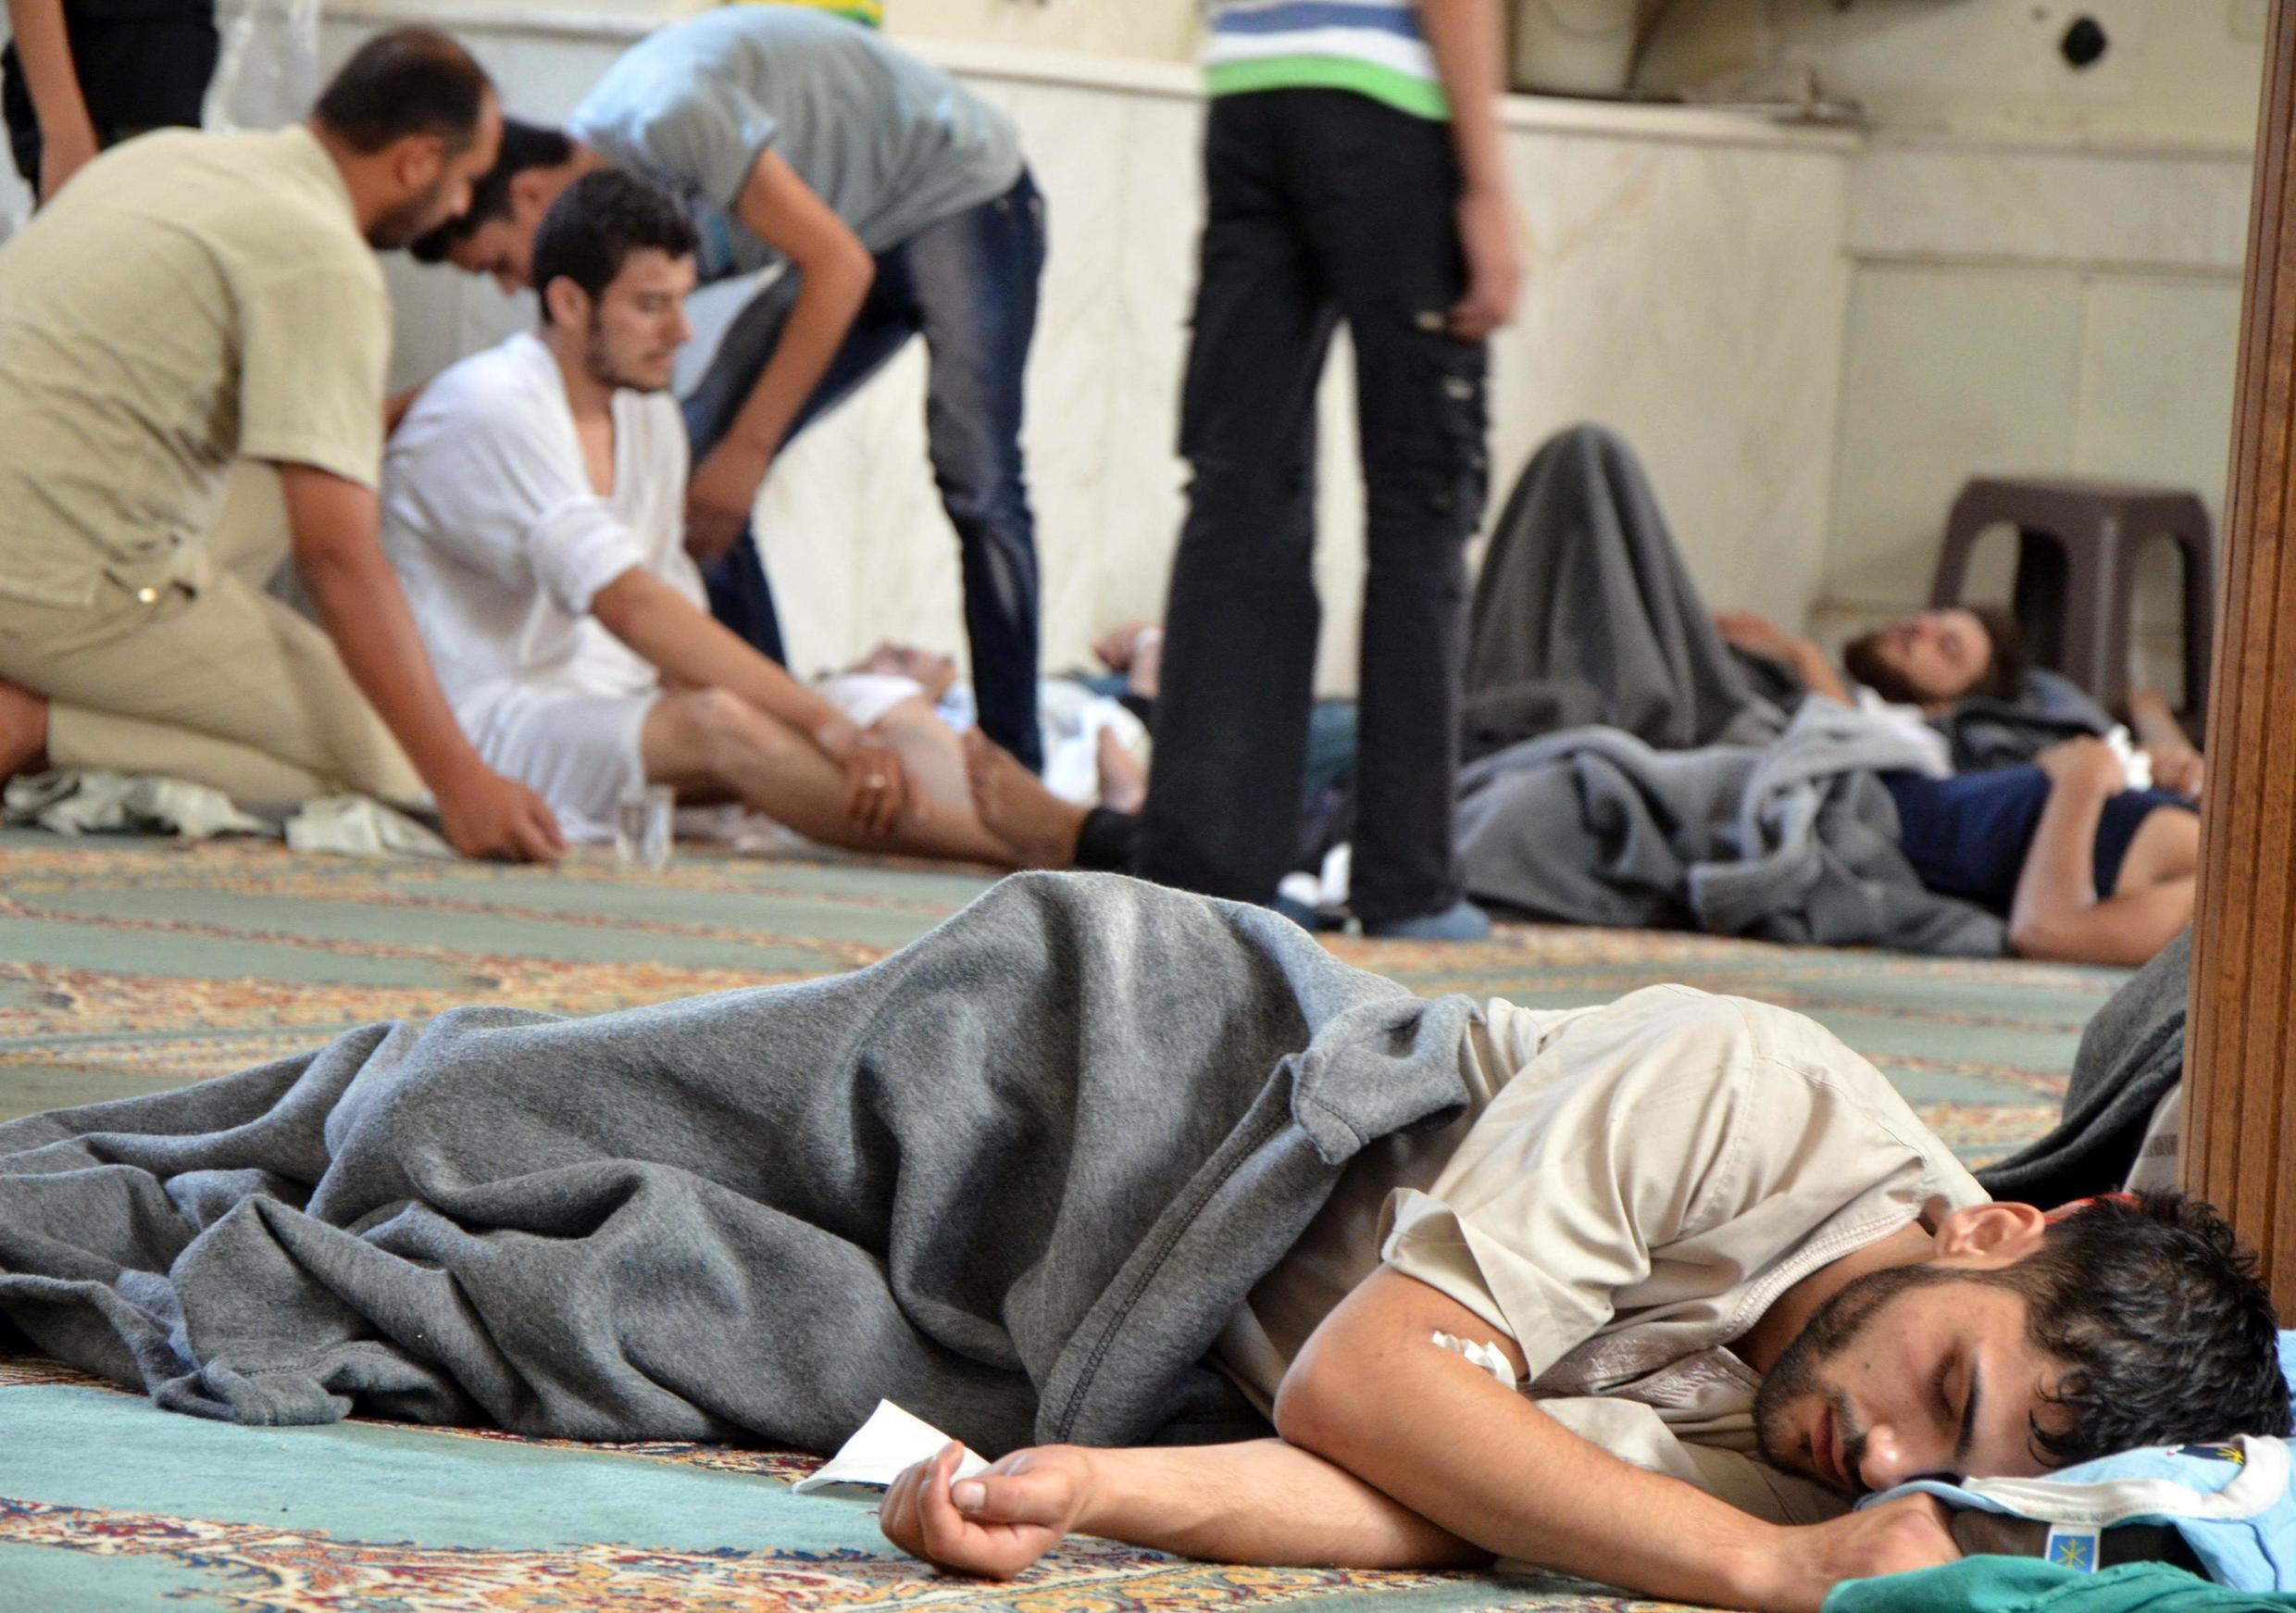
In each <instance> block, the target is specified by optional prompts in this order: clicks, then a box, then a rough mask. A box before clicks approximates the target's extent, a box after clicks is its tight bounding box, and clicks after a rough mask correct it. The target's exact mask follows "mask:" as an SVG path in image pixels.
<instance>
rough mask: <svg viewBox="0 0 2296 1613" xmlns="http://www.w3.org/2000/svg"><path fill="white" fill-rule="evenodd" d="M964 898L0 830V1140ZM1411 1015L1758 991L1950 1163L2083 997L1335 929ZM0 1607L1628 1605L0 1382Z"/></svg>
mask: <svg viewBox="0 0 2296 1613" xmlns="http://www.w3.org/2000/svg"><path fill="white" fill-rule="evenodd" d="M983 884H984V882H983V881H982V880H980V879H979V878H975V877H971V876H968V875H966V874H963V873H956V872H950V871H947V870H944V869H934V868H930V867H924V866H899V865H892V864H884V863H873V864H865V863H862V862H859V861H840V862H833V863H823V862H801V861H792V860H765V859H740V860H736V859H728V858H713V859H694V858H689V859H681V860H680V861H679V862H678V863H676V864H674V865H673V866H672V867H671V868H670V869H668V870H666V871H663V872H660V873H644V872H637V871H630V870H624V869H620V868H618V867H617V866H616V865H615V864H614V863H612V862H611V861H610V860H606V859H604V858H601V857H578V858H576V859H574V860H573V861H571V862H569V863H568V865H567V866H565V867H563V868H561V869H556V870H553V871H550V872H537V871H530V870H522V869H488V868H477V867H471V866H468V865H441V864H428V863H375V862H359V861H350V860H342V859H333V858H304V857H292V856H289V855H288V854H286V853H284V852H282V851H281V850H279V849H277V848H275V847H270V846H262V845H256V846H249V845H242V844H218V845H208V846H178V845H173V844H161V843H153V842H136V841H122V840H104V841H96V840H88V841H82V842H77V843H75V842H70V841H64V840H58V839H56V838H54V837H52V836H47V835H42V834H36V833H24V832H6V833H0V1117H6V1116H10V1115H18V1114H25V1113H31V1112H34V1111H37V1110H39V1109H43V1108H47V1107H56V1106H59V1105H66V1104H74V1103H85V1102H90V1101H94V1100H96V1099H99V1098H106V1097H113V1096H122V1095H127V1094H133V1093H140V1092H148V1091H156V1090H160V1089H163V1088H166V1087H168V1086H173V1085H178V1084H181V1083H182V1082H188V1081H193V1080H197V1079H200V1078H202V1077H206V1076H209V1075H215V1074H219V1073H222V1072H224V1071H227V1070H231V1069H237V1068H239V1067H241V1066H243V1065H245V1064H249V1063H253V1062H256V1061H257V1060H260V1059H264V1058H268V1057H272V1056H274V1055H276V1054H278V1053H281V1052H285V1051H290V1050H293V1049H296V1048H302V1047H307V1046H309V1045H311V1044H315V1043H317V1042H318V1041H320V1040H323V1039H324V1038H326V1037H327V1036H329V1035H331V1034H332V1033H333V1032H336V1031H338V1030H341V1029H343V1028H344V1027H346V1026H349V1025H354V1024H357V1023H360V1022H362V1021H366V1020H369V1019H381V1018H390V1017H396V1016H410V1015H411V1016H420V1015H427V1014H430V1013H433V1012H436V1011H437V1010H438V1009H440V1008H443V1007H447V1006H449V1005H451V1004H455V1003H462V1002H501V1003H514V1004H518V1005H521V1006H526V1007H544V1008H555V1009H559V1010H563V1011H566V1012H571V1013H592V1012H597V1011H601V1010H605V1009H608V1008H613V1007H623V1006H626V1005H631V1004H637V1003H645V1002H654V1001H658V1000H660V999H663V998H666V997H671V996H677V995H681V994H688V993H693V992H703V991H713V990H718V989H720V988H724V987H728V986H734V985H748V984H756V983H760V982H772V981H781V980H794V979H801V978H804V977H806V976H810V975H816V974H821V973H825V972H831V971H835V970H839V969H850V968H853V967H855V966H856V965H859V964H863V963H867V962H868V961H870V960H871V959H873V958H876V957H880V956H882V955H883V954H885V953H886V952H889V951H891V950H892V949H893V948H895V947H897V946H899V945H901V944H904V943H905V942H906V941H908V940H909V939H911V938H913V937H914V936H916V935H917V934H919V933H921V932H923V931H924V930H926V929H928V928H930V926H931V925H932V924H933V923H934V922H935V921H936V920H938V919H941V918H942V917H944V916H946V915H947V914H949V913H951V912H953V911H955V908H957V907H960V906H962V905H963V904H964V903H965V902H966V901H967V900H968V899H969V898H970V897H971V896H972V895H973V894H976V893H977V892H979V891H980V889H982V888H983ZM1334 950H1335V951H1337V952H1338V953H1340V955H1341V956H1342V957H1346V958H1347V959H1348V960H1349V961H1350V962H1353V963H1356V964H1358V965H1360V966H1362V967H1364V968H1367V969H1377V970H1379V971H1380V972H1382V973H1386V974H1389V975H1391V976H1393V977H1395V978H1397V979H1399V980H1402V981H1404V982H1407V983H1408V984H1410V985H1411V986H1412V987H1413V988H1414V989H1416V990H1418V991H1421V992H1423V993H1427V994H1440V993H1444V992H1453V991H1464V992H1470V993H1474V994H1479V995H1504V996H1506V997H1508V998H1510V999H1512V1000H1514V1001H1516V1002H1519V1003H1523V1004H1526V1005H1529V1006H1536V1007H1560V1006H1566V1005H1570V1004H1574V1003H1583V1002H1592V1001H1599V1000H1602V999H1604V998H1607V997H1610V996H1614V995H1616V994H1618V993H1620V992H1623V991H1626V990H1629V989H1631V988H1633V987H1634V986H1637V985H1641V984H1644V983H1648V982H1653V981H1659V980H1675V981H1683V982H1689V983H1691V984H1693V985H1698V986H1703V987H1705V988H1708V989H1711V990H1716V991H1728V992H1736V993H1741V994H1745V995H1749V996H1758V997H1763V998H1766V999H1767V1000H1770V1001H1773V1002H1778V1003H1783V1004H1786V1005H1788V1006H1790V1007H1795V1008H1798V1009H1800V1010H1802V1011H1803V1012H1805V1013H1808V1014H1810V1015H1812V1016H1813V1017H1815V1018H1816V1019H1819V1020H1821V1021H1822V1022H1824V1023H1825V1024H1826V1025H1828V1027H1829V1028H1831V1029H1832V1030H1833V1031H1834V1032H1836V1033H1837V1034H1839V1035H1841V1037H1842V1038H1843V1039H1844V1040H1845V1041H1846V1042H1848V1043H1849V1044H1851V1045H1852V1046H1853V1047H1856V1048H1857V1049H1859V1050H1860V1051H1861V1052H1863V1053H1865V1054H1866V1056H1868V1057H1871V1058H1873V1059H1874V1061H1875V1062H1876V1063H1877V1064H1878V1065H1879V1066H1880V1068H1881V1069H1883V1071H1884V1072H1885V1073H1886V1074H1888V1075H1889V1077H1890V1080H1891V1081H1892V1082H1895V1083H1897V1084H1898V1086H1899V1087H1900V1089H1901V1090H1902V1091H1903V1092H1904V1093H1905V1094H1907V1096H1908V1098H1909V1099H1910V1100H1911V1101H1912V1102H1913V1103H1914V1105H1915V1107H1916V1108H1917V1109H1918V1110H1919V1111H1920V1112H1921V1113H1922V1115H1923V1117H1924V1118H1925V1119H1927V1120H1928V1122H1929V1124H1930V1125H1931V1126H1933V1127H1934V1128H1936V1129H1937V1130H1938V1132H1940V1134H1941V1135H1943V1136H1945V1137H1946V1138H1947V1139H1948V1140H1949V1141H1951V1142H1952V1143H1953V1144H1954V1145H1955V1147H1957V1148H1958V1149H1959V1150H1960V1151H1961V1152H1962V1154H1963V1155H1964V1157H1966V1158H1968V1159H1970V1160H1972V1161H1973V1162H1974V1161H1979V1160H1982V1159H1985V1158H1988V1157H1996V1156H1998V1155H2000V1154H2001V1153H2003V1152H2005V1151H2006V1150H2008V1149H2010V1148H2013V1147H2015V1145H2016V1144H2018V1143H2019V1142H2021V1141H2022V1140H2024V1139H2026V1138H2028V1137H2030V1136H2032V1135H2034V1134H2035V1133H2036V1132H2039V1131H2040V1129H2041V1128H2042V1127H2043V1126H2044V1125H2045V1124H2046V1123H2047V1121H2048V1120H2049V1119H2050V1118H2051V1117H2052V1116H2053V1114H2054V1112H2055V1106H2056V1101H2057V1095H2058V1094H2059V1093H2061V1091H2062V1090H2063V1084H2064V1079H2065V1072H2066V1070H2067V1069H2068V1067H2069V1065H2070V1062H2071V1057H2072V1051H2073V1046H2074V1043H2075V1041H2076V1039H2077V1037H2078V1033H2079V1029H2080V1026H2081V1025H2082V1023H2083V1022H2084V1021H2085V1020H2086V1019H2087V1018H2088V1016H2089V1015H2090V1013H2091V1012H2093V1011H2094V1010H2095V1008H2096V1007H2097V1006H2098V1004H2100V1003H2101V1002H2102V1001H2103V998H2104V997H2105V995H2106V994H2108V993H2109V992H2110V991H2111V990H2112V988H2113V986H2114V985H2115V983H2117V981H2118V978H2119V977H2118V976H2116V975H2114V974H2111V973H2109V972H2106V971H2102V970H2093V969H2059V968H2046V967H2040V966H2032V965H2023V964H2011V963H1967V962H1947V961H1940V960H1933V959H1918V958H1905V957H1890V956H1886V955H1878V954H1866V953H1843V952H1819V951H1803V950H1790V949H1785V948H1778V947H1770V946H1763V945H1757V944H1742V943H1731V942H1717V941H1712V940H1708V939H1705V938H1702V937H1695V936H1679V935H1645V934H1628V933H1619V932H1603V931H1586V930H1572V929H1564V928H1550V927H1532V926H1524V927H1508V928H1504V929H1503V930H1501V931H1500V932H1498V933H1497V934H1496V935H1495V936H1494V937H1493V938H1492V939H1491V941H1490V942H1488V943H1486V944H1478V945H1474V946H1466V947H1456V946H1454V947H1427V946H1411V945H1405V944H1395V943H1369V942H1337V943H1335V944H1334ZM0 1429H4V1430H5V1440H6V1444H5V1447H0V1448H5V1451H6V1456H5V1457H0V1609H4V1610H13V1609H18V1608H22V1609H75V1610H76V1609H99V1608H123V1609H126V1608H149V1607H159V1606H181V1607H193V1608H215V1609H232V1610H234V1613H315V1610H326V1613H336V1610H341V1609H350V1608H361V1609H393V1610H406V1613H417V1610H419V1613H443V1610H447V1609H464V1608H470V1609H488V1610H502V1613H529V1610H536V1609H562V1608H612V1609H615V1610H617V1613H655V1610H656V1609H668V1608H679V1609H735V1608H742V1609H747V1608H787V1609H791V1610H792V1613H813V1610H816V1609H825V1610H826V1609H836V1610H838V1613H846V1610H866V1609H872V1608H879V1607H885V1608H892V1607H900V1608H904V1609H905V1608H912V1607H927V1606H930V1607H932V1608H935V1609H944V1608H945V1609H959V1608H962V1609H976V1608H979V1609H988V1608H1014V1609H1026V1610H1028V1613H1126V1610H1129V1609H1140V1610H1142V1613H1175V1610H1179V1609H1190V1610H1195V1609H1204V1608H1210V1607H1264V1606H1267V1605H1271V1604H1275V1603H1285V1604H1292V1605H1306V1604H1316V1605H1318V1606H1324V1607H1332V1608H1335V1609H1338V1608H1341V1607H1343V1608H1344V1609H1345V1613H1379V1610H1382V1609H1386V1608H1389V1607H1395V1608H1404V1607H1408V1608H1410V1609H1412V1610H1413V1613H1419V1610H1426V1613H1440V1610H1447V1609H1454V1608H1456V1609H1466V1608H1484V1607H1519V1608H1532V1609H1539V1608H1564V1607H1568V1608H1573V1609H1604V1610H1610V1609H1623V1608H1626V1607H1630V1606H1631V1607H1648V1606H1650V1605H1648V1604H1639V1603H1629V1602H1627V1601H1625V1600H1622V1599H1619V1598H1616V1597H1610V1596H1603V1595H1599V1594H1591V1592H1589V1590H1588V1588H1586V1587H1579V1586H1573V1585H1569V1584H1565V1583H1561V1582H1525V1581H1509V1580H1503V1579H1498V1578H1494V1577H1491V1576H1486V1575H1437V1574H1371V1573H1353V1572H1341V1571H1324V1570H1299V1569H1233V1568H1219V1567H1211V1566H1205V1565H1201V1564H1192V1563H1186V1562H1181V1561H1178V1560H1176V1559H1173V1558H1169V1557H1161V1556H1158V1555H1156V1554H1154V1553H1147V1552H1140V1551H1134V1550H1132V1549H1130V1548H1128V1547H1122V1546H1117V1545H1112V1544H1104V1543H1096V1542H1087V1543H1081V1544H1075V1545H1072V1546H1071V1547H1069V1548H1068V1549H1067V1550H1064V1551H1063V1552H1062V1553H1060V1554H1059V1555H1058V1556H1057V1557H1054V1558H1053V1559H1050V1560H1048V1561H1047V1562H1046V1563H1044V1564H1042V1565H1040V1567H1039V1568H1038V1569H1036V1570H1035V1571H1034V1572H1032V1573H1031V1574H1030V1575H1029V1577H1028V1578H1026V1579H1025V1580H1023V1581H1021V1582H1017V1583H1016V1584H1013V1585H984V1584H977V1583H973V1582H965V1581H952V1580H944V1579H940V1578H937V1577H935V1576H934V1575H932V1574H931V1573H930V1571H928V1570H925V1569H921V1568H920V1567H919V1566H917V1564H915V1563H912V1562H909V1561H907V1560H905V1559H903V1558H900V1557H896V1556H894V1555H892V1554H891V1553H890V1551H889V1548H887V1547H886V1546H885V1544H884V1542H883V1540H882V1538H881V1537H880V1535H879V1533H878V1532H877V1530H876V1527H875V1522H874V1511H873V1508H872V1506H871V1504H870V1502H869V1500H868V1499H867V1497H866V1496H846V1497H839V1496H835V1495H830V1496H826V1497H825V1496H809V1497H799V1496H792V1495H791V1494H788V1493H787V1490H786V1485H787V1483H788V1482H789V1481H790V1480H791V1479H792V1478H793V1477H796V1476H798V1475H799V1474H801V1473H802V1472H803V1471H804V1470H805V1469H809V1468H810V1467H811V1466H812V1462H811V1459H810V1458H807V1457H794V1456H790V1455H786V1454H780V1453H768V1452H754V1451H734V1450H726V1449H718V1448H710V1447H692V1446H663V1445H646V1446H596V1445H584V1446H576V1445H562V1444H549V1443H546V1442H536V1441H527V1440H516V1439H510V1438H505V1437H503V1436H499V1435H490V1434H482V1433H468V1432H465V1433H454V1432H440V1431H436V1430H425V1429H412V1428H405V1427H399V1426H394V1425H390V1424H383V1423H377V1422H357V1423H352V1424H345V1425H342V1426H338V1427H332V1428H318V1429H283V1430H282V1429H273V1430H253V1429H241V1428H234V1427H228V1426H224V1425H219V1424H214V1423H206V1422H200V1421H196V1420H194V1419H188V1418H181V1417H170V1416H161V1415H158V1414H156V1413H154V1412H152V1411H150V1410H149V1409H147V1408H146V1407H144V1405H143V1403H142V1402H141V1401H140V1400H139V1399H137V1398H135V1397H132V1396H130V1395H126V1394H119V1393H118V1392H116V1391H113V1390H110V1389H107V1388H106V1387H104V1386H102V1385H100V1384H95V1383H94V1382H90V1381H88V1380H86V1379H83V1378H81V1377H80V1376H79V1375H78V1374H75V1373H72V1372H69V1371H68V1370H65V1369H59V1368H57V1367H56V1366H55V1365H54V1364H53V1363H49V1362H44V1361H39V1360H33V1359H28V1358H18V1359H13V1360H0Z"/></svg>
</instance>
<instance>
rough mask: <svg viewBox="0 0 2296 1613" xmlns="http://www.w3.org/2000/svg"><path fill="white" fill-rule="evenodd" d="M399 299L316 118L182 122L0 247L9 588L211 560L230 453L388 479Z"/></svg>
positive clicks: (3, 545)
mask: <svg viewBox="0 0 2296 1613" xmlns="http://www.w3.org/2000/svg"><path fill="white" fill-rule="evenodd" d="M390 355H391V312H390V301H389V298H388V295H387V294H386V293H385V292H384V289H383V281H382V270H381V266H380V265H378V264H377V263H376V261H375V255H374V252H373V250H372V249H371V248H370V247H368V244H367V243H366V241H365V240H364V239H362V238H361V236H360V234H359V231H358V227H357V223H356V219H355V218H354V215H353V213H352V207H351V196H350V193H349V192H348V191H347V190H346V189H345V188H344V186H343V177H342V174H341V172H340V170H338V169H336V167H335V164H334V161H333V159H332V158H331V157H330V156H328V155H327V153H326V151H325V149H324V148H323V147H321V146H320V144H318V140H317V139H316V138H314V137H313V136H312V134H311V133H310V131H308V130H306V129H302V128H290V129H284V130H280V131H275V132H267V133H259V134H200V133H196V132H193V131H185V130H169V131H163V132H159V133H155V134H148V135H145V136H144V137H143V138H141V139H138V140H132V141H130V142H128V143H127V144H124V145H121V146H119V148H117V149H116V150H114V151H111V152H108V153H106V155H105V156H101V157H99V158H98V159H97V160H96V161H95V162H94V163H92V164H90V165H89V166H88V168H87V169H84V170H83V171H82V172H81V174H80V175H79V177H78V178H76V179H75V180H73V181H72V182H71V183H70V184H69V186H67V187H65V189H64V190H63V192H62V193H61V194H59V195H58V196H57V197H56V201H55V202H54V203H53V204H52V205H51V206H47V207H45V208H44V209H42V210H41V211H40V212H39V213H37V214H35V215H33V217H32V220H31V223H30V224H28V225H27V226H25V228H24V230H23V231H21V232H20V233H19V234H18V235H17V236H16V237H15V239H13V240H12V241H10V242H9V243H8V245H7V248H6V251H0V377H5V378H6V381H5V383H0V593H5V594H12V595H14V596H15V597H17V598H19V599H25V600H31V601H32V602H34V603H38V604H44V605H56V606H87V605H89V604H91V603H93V602H94V599H95V597H96V594H97V591H98V589H99V587H100V585H101V582H102V580H103V579H104V578H105V577H106V576H109V577H111V578H112V579H113V580H114V581H118V582H120V583H122V584H125V585H126V586H128V587H130V588H138V587H144V586H149V585H153V584H156V583H162V582H168V581H184V582H187V583H190V584H191V585H193V586H197V585H198V584H199V582H200V581H202V579H203V578H204V576H205V575H206V573H205V571H204V569H203V568H202V565H201V555H202V548H203V546H202V543H201V540H202V539H203V538H204V537H205V536H206V533H207V531H208V530H209V528H210V527H211V526H212V525H213V523H214V520H215V517H216V513H217V510H218V506H219V504H220V501H221V498H222V489H223V481H224V473H225V470H226V469H227V468H228V467H229V465H230V463H231V460H232V459H234V458H250V459H268V460H273V461H279V462H288V463H294V464H303V465H312V466H317V467H318V469H322V470H327V471H331V472H332V473H333V474H335V475H337V476H341V477H343V478H345V479H347V480H349V481H357V482H360V483H362V484H364V485H366V486H368V487H373V486H374V485H376V483H377V481H378V480H379V478H380V475H381V462H382V391H383V380H384V372H385V370H386V369H387V368H388V365H389V362H390Z"/></svg>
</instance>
